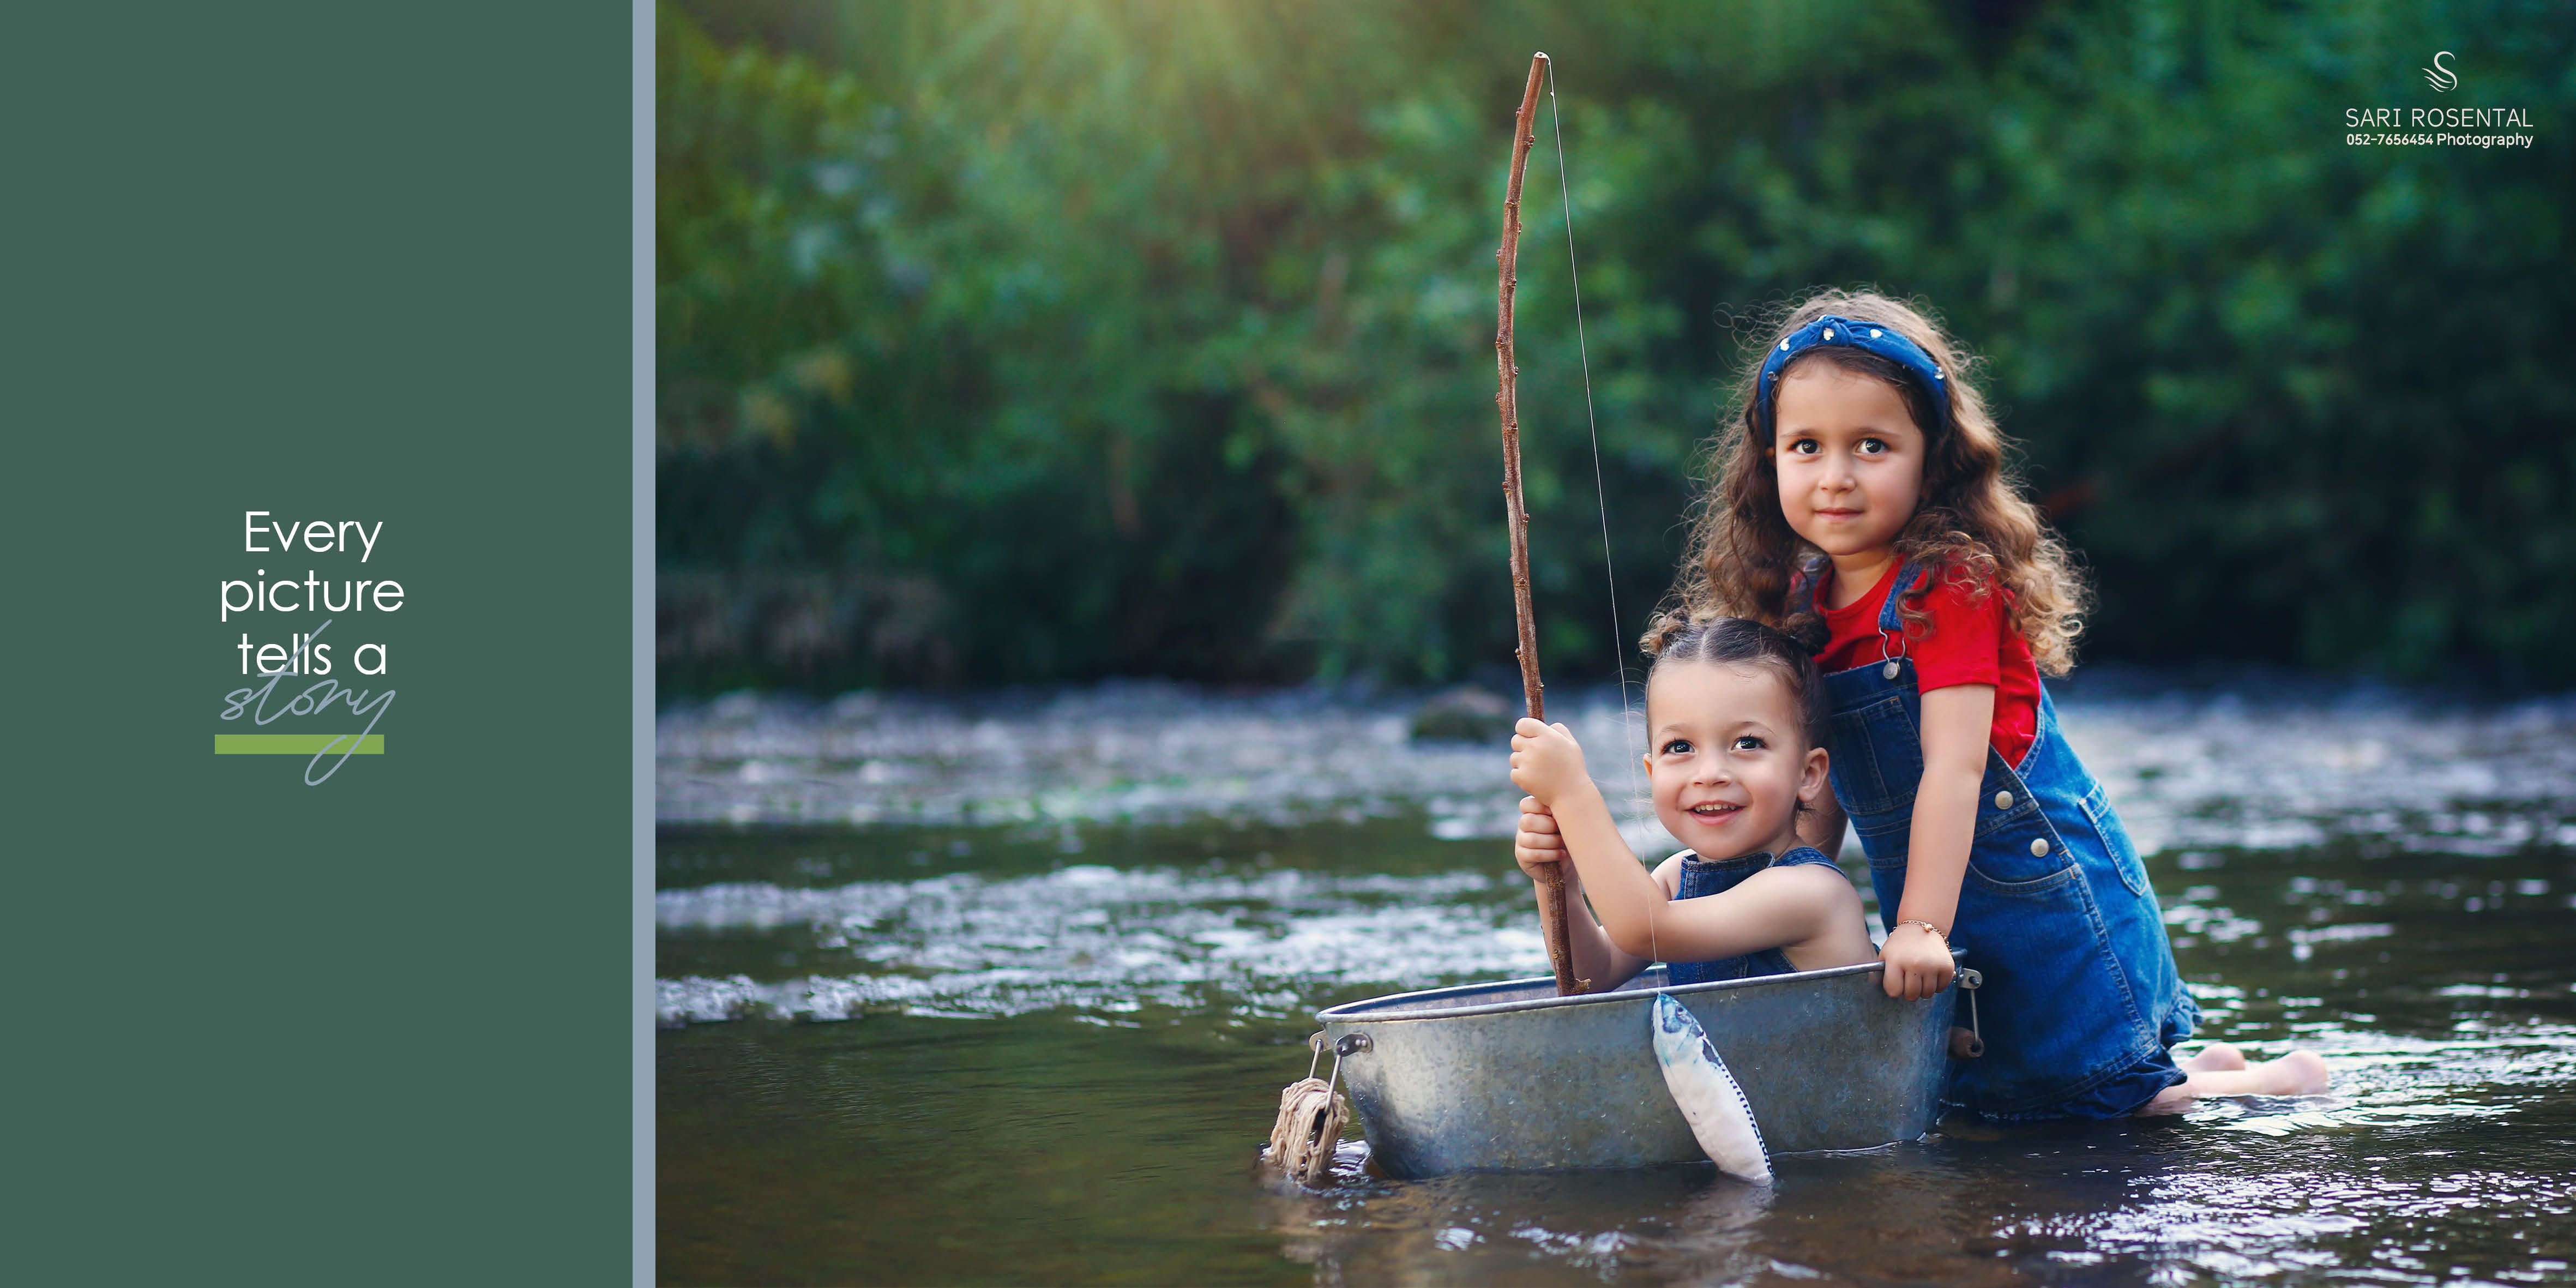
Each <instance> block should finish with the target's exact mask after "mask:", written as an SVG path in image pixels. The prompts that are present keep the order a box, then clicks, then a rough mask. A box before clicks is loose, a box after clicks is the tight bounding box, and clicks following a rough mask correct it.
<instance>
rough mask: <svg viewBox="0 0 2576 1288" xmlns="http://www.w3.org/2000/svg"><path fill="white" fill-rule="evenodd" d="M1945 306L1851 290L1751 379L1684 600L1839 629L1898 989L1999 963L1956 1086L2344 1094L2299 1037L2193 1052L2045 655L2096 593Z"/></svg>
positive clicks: (1838, 671) (2133, 874) (1690, 606)
mask: <svg viewBox="0 0 2576 1288" xmlns="http://www.w3.org/2000/svg"><path fill="white" fill-rule="evenodd" d="M1961 366H1962V364H1961V362H1960V361H1959V358H1958V356H1957V353H1956V350H1955V348H1954V346H1953V345H1952V344H1951V343H1950V341H1949V339H1948V337H1946V336H1944V335H1943V334H1942V333H1941V331H1940V329H1939V328H1938V327H1936V326H1934V325H1933V324H1932V322H1931V321H1930V320H1929V319H1928V318H1926V317H1924V316H1923V315H1922V314H1921V313H1919V312H1917V311H1915V310H1914V309H1912V308H1909V307H1907V306H1905V305H1903V304H1900V303H1898V302H1897V301H1894V300H1891V299H1888V298H1886V297H1883V296H1880V295H1877V294H1873V293H1868V292H1858V293H1847V292H1842V291H1828V292H1824V293H1822V294H1819V295H1817V296H1815V297H1814V298H1812V299H1810V300H1808V301H1806V302H1805V303H1804V304H1802V305H1800V306H1798V307H1797V308H1796V309H1794V310H1792V311H1791V312H1790V314H1789V315H1788V317H1787V318H1786V319H1785V320H1784V321H1783V323H1782V324H1781V326H1780V329H1779V330H1778V332H1777V333H1776V334H1775V335H1774V336H1773V337H1772V340H1771V343H1770V344H1769V345H1768V346H1767V347H1766V349H1765V351H1764V354H1763V358H1762V362H1761V364H1760V366H1759V367H1758V368H1757V369H1755V370H1754V371H1753V372H1752V373H1751V383H1750V384H1749V386H1748V387H1747V389H1746V391H1745V397H1744V402H1743V407H1742V411H1741V414H1740V415H1739V416H1738V417H1737V418H1736V422H1735V424H1734V425H1733V426H1732V427H1731V432H1730V433H1729V434H1728V435H1726V441H1725V442H1724V444H1723V445H1722V447H1721V452H1722V466H1723V468H1722V478H1721V481H1720V483H1719V485H1718V490H1717V492H1716V493H1715V494H1714V495H1713V496H1712V497H1711V498H1710V499H1709V501H1708V502H1707V505H1706V508H1705V509H1704V511H1703V513H1702V515H1701V517H1700V519H1699V522H1698V525H1697V529H1696V531H1695V533H1694V534H1693V542H1692V544H1693V547H1694V549H1693V553H1692V556H1691V561H1690V563H1689V564H1688V565H1687V566H1686V567H1685V569H1684V573H1683V578H1682V583H1681V586H1680V588H1679V592H1678V593H1679V599H1680V604H1679V613H1678V615H1679V616H1682V617H1684V618H1688V619H1698V618H1703V617H1708V616H1714V615H1720V614H1724V615H1732V616H1740V617H1748V618H1752V619H1754V620H1756V621H1760V622H1764V623H1767V624H1770V625H1774V626H1777V627H1779V628H1781V629H1782V630H1784V631H1786V632H1787V633H1789V634H1790V635H1792V636H1794V637H1797V638H1799V639H1801V640H1803V641H1805V642H1806V643H1807V645H1808V646H1809V647H1811V648H1813V649H1814V650H1815V654H1816V662H1817V665H1818V667H1819V668H1820V669H1821V670H1822V671H1823V672H1824V683H1825V697H1826V705H1827V708H1828V732H1827V746H1828V748H1829V749H1830V751H1831V753H1832V754H1831V757H1830V765H1831V774H1832V781H1833V789H1834V791H1833V795H1834V800H1835V806H1836V808H1834V809H1829V810H1825V811H1820V816H1819V818H1818V819H1817V821H1816V823H1815V824H1814V825H1813V829H1812V830H1811V831H1808V832H1805V833H1803V835H1805V836H1806V837H1807V839H1808V840H1809V841H1810V843H1811V844H1815V845H1816V846H1818V847H1819V848H1821V849H1823V850H1824V851H1825V852H1827V853H1832V852H1834V851H1836V850H1838V849H1840V848H1841V844H1842V832H1843V826H1844V819H1845V816H1846V815H1847V816H1848V818H1849V822H1850V824H1851V826H1852V827H1853V828H1855V829H1856V830H1857V831H1858V832H1859V834H1860V841H1861V847H1862V849H1864V850H1865V851H1867V852H1868V855H1869V862H1870V880H1871V883H1872V884H1873V885H1874V886H1875V887H1876V889H1877V892H1878V906H1879V917H1880V920H1881V921H1882V923H1884V925H1885V927H1886V930H1887V940H1886V943H1885V945H1884V946H1883V947H1882V949H1881V950H1880V957H1881V959H1882V960H1884V961H1885V962H1886V963H1887V972H1886V985H1887V991H1888V993H1889V994H1890V995H1891V996H1897V997H1906V998H1923V997H1929V996H1931V995H1932V994H1933V993H1935V992H1937V991H1939V990H1940V989H1943V988H1946V987H1948V986H1949V984H1950V980H1951V975H1952V966H1951V960H1950V947H1951V945H1953V944H1955V945H1956V946H1958V947H1959V948H1961V949H1963V950H1965V951H1966V953H1967V954H1968V961H1969V964H1971V965H1973V966H1975V967H1976V968H1977V970H1978V971H1979V972H1980V973H1981V974H1982V975H1983V976H1984V987H1983V988H1982V989H1981V990H1980V991H1979V992H1978V994H1977V1004H1978V1012H1979V1019H1980V1021H1981V1028H1982V1030H1983V1033H1984V1036H1985V1039H1986V1045H1985V1054H1984V1056H1983V1057H1982V1058H1980V1059H1975V1060H1968V1061H1962V1062H1961V1063H1959V1064H1958V1065H1957V1066H1956V1067H1955V1069H1954V1072H1953V1076H1952V1079H1951V1083H1950V1088H1949V1092H1948V1098H1949V1099H1950V1100H1952V1101H1953V1102H1955V1103H1956V1104H1958V1105H1960V1106H1961V1107H1963V1108H1966V1109H1969V1110H1971V1111H1974V1112H1976V1113H1978V1114H1981V1115H1983V1116H1986V1117H1989V1118H2069V1117H2071V1118H2110V1117H2118V1116H2121V1115H2126V1114H2130V1113H2141V1112H2152V1111H2156V1110H2162V1109H2170V1108H2175V1107H2179V1106H2180V1105H2182V1104H2185V1103H2188V1102H2189V1101H2190V1100H2191V1099H2192V1098H2193V1097H2195V1096H2204V1095H2248V1094H2276V1095H2287V1094H2299V1093H2304V1092H2313V1091H2318V1090H2322V1089H2323V1088H2324V1085H2325V1065H2324V1062H2323V1061H2322V1060H2320V1059H2319V1058H2318V1057H2317V1056H2316V1055H2315V1054H2314V1053H2311V1052H2307V1051H2294V1052H2292V1053H2290V1054H2289V1055H2287V1056H2284V1057H2282V1058H2280V1059H2278V1060H2273V1061H2270V1062H2267V1063H2265V1064H2261V1065H2256V1066H2253V1067H2250V1068H2249V1067H2247V1065H2246V1062H2245V1059H2244V1057H2243V1056H2242V1055H2241V1054H2239V1053H2237V1052H2236V1051H2235V1050H2234V1049H2232V1048H2229V1047H2225V1046H2222V1045H2213V1046H2211V1047H2210V1048H2209V1049H2207V1050H2206V1051H2204V1052H2202V1053H2201V1054H2200V1055H2198V1056H2195V1057H2193V1058H2191V1059H2189V1060H2185V1061H2182V1062H2179V1063H2177V1062H2176V1061H2175V1059H2174V1058H2173V1056H2172V1055H2171V1054H2170V1052H2169V1050H2168V1048H2170V1047H2171V1046H2172V1045H2173V1044H2174V1043H2176V1042H2179V1041H2182V1040H2183V1039H2185V1038H2187V1037H2189V1036H2190V1035H2191V1031H2192V1025H2193V1023H2194V1021H2195V1020H2196V1019H2197V1018H2198V1015H2199V1011H2198V1008H2197V1007H2195V1006H2194V1005H2193V1004H2192V1001H2191V998H2190V995H2189V994H2188V993H2186V992H2185V991H2184V990H2183V986H2182V980H2181V977H2180V974H2179V972H2178V971H2177V970H2176V969H2175V966H2174V959H2173V950H2172V948H2171V946H2170V945H2168V944H2167V942H2166V940H2165V933H2164V921H2163V918H2162V916H2161V915H2160V914H2159V912H2158V909H2157V906H2156V899H2155V894H2154V892H2153V891H2152V890H2151V889H2149V887H2148V884H2147V872H2146V868H2145V866H2144V865H2143V864H2141V863H2140V862H2139V860H2138V854H2137V851H2136V849H2135V848H2134V847H2132V846H2131V844H2130V842H2129V836H2128V833H2127V831H2126V830H2124V829H2123V828H2122V827H2121V825H2120V819H2119V815H2118V814H2116V813H2114V812H2113V811H2112V809H2111V802H2110V799H2109V798H2108V797H2107V796H2106V795H2105V794H2104V793H2103V790H2102V787H2101V784H2099V783H2097V782H2095V781H2094V780H2093V778H2092V776H2091V775H2090V774H2088V773H2086V772H2085V770H2084V766H2083V765H2082V763H2080V762H2079V761H2077V760H2076V758H2075V753H2074V751H2073V750H2072V749H2071V748H2069V747H2068V746H2067V744H2066V740H2065V739H2064V737H2063V736H2062V735H2061V734H2060V732H2059V729H2058V724H2057V714H2056V711H2055V709H2054V708H2053V707H2052V706H2051V705H2050V703H2049V699H2048V692H2047V690H2046V689H2045V688H2044V687H2042V686H2041V684H2040V678H2039V677H2040V673H2041V672H2043V671H2045V672H2046V673H2048V674H2050V675H2062V674H2064V673H2065V672H2066V670H2067V669H2068V667H2069V666H2070V665H2071V664H2072V662H2073V650H2072V644H2073V641H2074V637H2075V634H2076V632H2077V630H2078V629H2080V624H2079V622H2078V620H2077V618H2076V613H2077V612H2078V610H2079V609H2080V608H2081V606H2082V603H2083V600H2084V590H2083V586H2082V584H2081V582H2080V580H2079V578H2078V577H2077V574H2076V572H2075V570H2074V569H2073V568H2072V567H2071V566H2070V565H2069V563H2068V560H2067V556H2066V551H2065V548H2064V547H2063V546H2062V545H2060V544H2059V543H2058V541H2057V539H2056V538H2055V537H2054V536H2052V535H2051V534H2050V533H2049V532H2048V531H2047V530H2046V529H2045V528H2044V527H2042V526H2041V523H2040V519H2039V515H2038V512H2037V511H2036V509H2034V508H2033V507H2032V505H2031V504H2030V502H2029V501H2027V500H2025V499H2023V498H2022V496H2021V495H2020V494H2019V493H2018V492H2017V491H2016V490H2015V487H2014V480H2013V479H2012V478H2011V477H2010V476H2009V475H2008V474H2007V473H2006V471H2005V469H2004V438H2003V435H2002V433H2001V431H1999V430H1998V429H1997V428H1996V427H1995V424H1994V421H1993V419H1992V417H1991V416H1989V415H1988V413H1987V411H1986V408H1985V403H1984V400H1983V399H1982V398H1980V397H1979V395H1978V393H1977V390H1976V388H1975V386H1974V385H1972V384H1971V383H1969V381H1968V380H1967V379H1966V378H1965V372H1963V371H1962V370H1961Z"/></svg>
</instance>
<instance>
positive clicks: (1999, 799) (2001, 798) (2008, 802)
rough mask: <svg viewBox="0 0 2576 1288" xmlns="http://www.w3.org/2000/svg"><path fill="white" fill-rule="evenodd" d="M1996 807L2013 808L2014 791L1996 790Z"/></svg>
mask: <svg viewBox="0 0 2576 1288" xmlns="http://www.w3.org/2000/svg"><path fill="white" fill-rule="evenodd" d="M1995 808H1996V809H2011V808H2012V793H2011V792H1996V793H1995Z"/></svg>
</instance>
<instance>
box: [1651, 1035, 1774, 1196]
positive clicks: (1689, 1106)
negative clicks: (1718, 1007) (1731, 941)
mask: <svg viewBox="0 0 2576 1288" xmlns="http://www.w3.org/2000/svg"><path fill="white" fill-rule="evenodd" d="M1654 1026H1655V1063H1657V1064H1660V1065H1662V1066H1663V1067H1664V1088H1665V1090H1667V1091H1670V1092H1671V1093H1672V1096H1673V1104H1674V1105H1676V1106H1678V1107H1679V1108H1680V1109H1681V1111H1682V1117H1683V1119H1684V1120H1686V1121H1688V1122H1689V1123H1690V1129H1691V1135H1692V1136H1694V1137H1697V1138H1698V1140H1699V1147H1700V1148H1701V1149H1704V1150H1707V1151H1708V1157H1709V1161H1711V1162H1714V1163H1716V1164H1717V1170H1719V1171H1721V1172H1725V1173H1727V1174H1729V1175H1732V1176H1740V1177H1743V1178H1744V1179H1745V1180H1748V1181H1752V1182H1755V1183H1756V1184H1761V1185H1768V1184H1770V1183H1771V1151H1769V1150H1768V1149H1765V1148H1763V1145H1762V1128H1761V1127H1759V1126H1757V1125H1756V1124H1755V1123H1754V1121H1753V1106H1752V1105H1750V1104H1747V1103H1746V1102H1745V1099H1744V1088H1742V1087H1739V1086H1737V1085H1735V1075H1733V1074H1731V1073H1728V1072H1727V1071H1726V1062H1725V1061H1724V1060H1720V1059H1718V1058H1717V1048H1716V1047H1715V1046H1714V1045H1712V1044H1711V1043H1710V1042H1709V1040H1708V1034H1707V1032H1706V1031H1704V1030H1702V1029H1701V1028H1700V1026H1699V1021H1698V1020H1696V1019H1693V1018H1691V1013H1690V1012H1689V1011H1686V1010H1684V1009H1682V1004H1681V1003H1679V1002H1676V1001H1674V1000H1673V999H1672V995H1671V994H1669V993H1657V994H1655V1013H1654Z"/></svg>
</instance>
